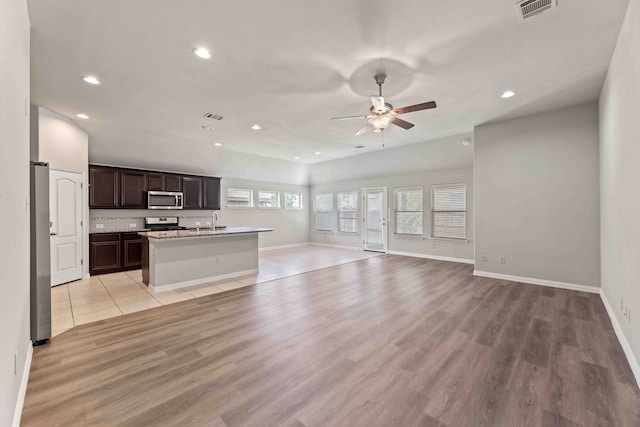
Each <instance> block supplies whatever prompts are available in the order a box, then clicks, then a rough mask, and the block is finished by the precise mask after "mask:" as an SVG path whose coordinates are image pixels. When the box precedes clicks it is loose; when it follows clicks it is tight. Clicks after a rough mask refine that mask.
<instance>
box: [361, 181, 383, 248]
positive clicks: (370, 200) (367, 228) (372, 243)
mask: <svg viewBox="0 0 640 427" xmlns="http://www.w3.org/2000/svg"><path fill="white" fill-rule="evenodd" d="M362 198H363V199H364V200H363V208H364V209H363V212H364V238H363V240H364V241H363V247H364V250H365V251H376V252H387V222H388V221H387V188H386V187H380V188H364V189H362Z"/></svg>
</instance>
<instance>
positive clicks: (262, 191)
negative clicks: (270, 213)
mask: <svg viewBox="0 0 640 427" xmlns="http://www.w3.org/2000/svg"><path fill="white" fill-rule="evenodd" d="M260 193H275V194H276V195H277V200H278V206H260ZM256 207H257V208H258V209H272V210H273V209H282V204H281V203H280V192H279V191H275V190H258V203H257V204H256Z"/></svg>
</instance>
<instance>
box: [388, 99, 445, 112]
mask: <svg viewBox="0 0 640 427" xmlns="http://www.w3.org/2000/svg"><path fill="white" fill-rule="evenodd" d="M436 107H437V105H436V102H435V101H429V102H424V103H422V104H416V105H409V106H408V107H402V108H396V109H395V110H393V111H394V112H395V113H396V114H404V113H411V112H413V111H420V110H428V109H430V108H436Z"/></svg>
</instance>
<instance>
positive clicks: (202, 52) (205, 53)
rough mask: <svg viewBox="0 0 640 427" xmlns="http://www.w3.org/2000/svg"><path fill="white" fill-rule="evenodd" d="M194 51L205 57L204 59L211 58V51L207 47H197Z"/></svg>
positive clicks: (197, 54) (195, 53)
mask: <svg viewBox="0 0 640 427" xmlns="http://www.w3.org/2000/svg"><path fill="white" fill-rule="evenodd" d="M193 53H194V55H196V56H199V57H200V58H203V59H209V58H211V52H209V51H208V50H207V49H205V48H203V47H197V48H195V49H193Z"/></svg>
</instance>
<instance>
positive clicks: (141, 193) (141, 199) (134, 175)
mask: <svg viewBox="0 0 640 427" xmlns="http://www.w3.org/2000/svg"><path fill="white" fill-rule="evenodd" d="M145 178H146V174H145V173H144V172H138V171H131V170H127V171H122V172H120V207H122V208H145V207H146V200H145V188H146V180H145Z"/></svg>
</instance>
